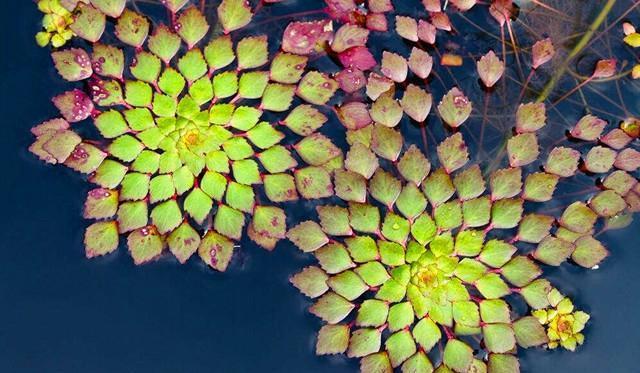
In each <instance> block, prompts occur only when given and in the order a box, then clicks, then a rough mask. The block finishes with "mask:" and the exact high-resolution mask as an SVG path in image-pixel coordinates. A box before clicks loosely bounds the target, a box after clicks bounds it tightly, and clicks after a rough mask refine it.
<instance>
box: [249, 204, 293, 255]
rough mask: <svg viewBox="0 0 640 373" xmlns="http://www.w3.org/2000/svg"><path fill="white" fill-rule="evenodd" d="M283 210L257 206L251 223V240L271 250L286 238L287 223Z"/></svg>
mask: <svg viewBox="0 0 640 373" xmlns="http://www.w3.org/2000/svg"><path fill="white" fill-rule="evenodd" d="M286 220H287V219H286V215H285V213H284V210H282V209H280V208H277V207H271V206H257V207H256V209H255V211H254V214H253V220H252V221H251V225H250V231H251V232H252V233H251V239H252V240H253V241H254V242H256V243H257V244H258V245H260V246H262V247H263V248H265V249H267V250H273V249H274V248H275V246H276V244H277V243H278V241H280V240H282V239H284V238H285V237H286V232H287V221H286Z"/></svg>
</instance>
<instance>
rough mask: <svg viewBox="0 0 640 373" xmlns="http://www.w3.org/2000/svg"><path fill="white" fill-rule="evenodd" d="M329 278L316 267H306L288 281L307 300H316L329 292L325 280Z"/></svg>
mask: <svg viewBox="0 0 640 373" xmlns="http://www.w3.org/2000/svg"><path fill="white" fill-rule="evenodd" d="M328 279H329V276H327V274H326V273H325V272H324V271H323V270H321V269H320V268H318V267H312V266H311V267H306V268H305V269H303V270H302V272H299V273H297V274H295V275H294V276H292V277H291V278H290V279H289V281H290V282H291V283H292V284H293V286H295V287H296V288H297V289H298V290H300V292H301V293H302V294H304V295H306V296H307V297H309V298H317V297H319V296H321V295H322V294H324V293H326V292H327V291H328V290H329V286H327V280H328Z"/></svg>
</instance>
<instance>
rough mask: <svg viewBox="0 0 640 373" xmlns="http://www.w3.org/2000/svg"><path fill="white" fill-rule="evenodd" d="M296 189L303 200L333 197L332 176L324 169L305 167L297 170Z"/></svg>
mask: <svg viewBox="0 0 640 373" xmlns="http://www.w3.org/2000/svg"><path fill="white" fill-rule="evenodd" d="M294 176H295V179H296V187H297V188H298V192H300V195H301V196H302V197H303V198H306V199H319V198H325V197H331V196H332V195H333V185H332V183H331V176H330V175H329V173H328V172H327V171H326V170H325V169H324V168H322V167H313V166H312V167H305V168H302V169H298V170H296V172H295V174H294Z"/></svg>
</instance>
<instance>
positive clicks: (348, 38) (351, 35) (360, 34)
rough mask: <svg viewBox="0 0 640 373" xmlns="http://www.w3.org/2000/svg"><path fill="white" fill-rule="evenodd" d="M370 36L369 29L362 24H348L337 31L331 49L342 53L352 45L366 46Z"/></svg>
mask: <svg viewBox="0 0 640 373" xmlns="http://www.w3.org/2000/svg"><path fill="white" fill-rule="evenodd" d="M368 38H369V30H367V29H364V28H362V27H360V26H356V25H351V24H346V25H343V26H342V27H340V28H339V29H338V31H336V34H335V36H334V38H333V42H332V43H331V49H333V51H334V52H337V53H341V52H344V51H346V50H347V49H349V48H352V47H361V46H366V45H367V39H368Z"/></svg>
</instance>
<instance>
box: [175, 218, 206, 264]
mask: <svg viewBox="0 0 640 373" xmlns="http://www.w3.org/2000/svg"><path fill="white" fill-rule="evenodd" d="M200 241H201V240H200V235H199V234H198V232H196V230H195V229H193V227H191V226H190V225H189V223H187V222H183V223H182V224H180V226H179V227H178V228H176V229H175V230H174V231H173V232H171V234H170V235H169V237H167V243H168V244H169V250H171V253H172V254H173V255H174V256H175V257H176V258H177V259H178V261H179V262H180V263H182V264H184V263H186V262H187V260H189V258H190V257H191V256H192V255H193V254H194V253H195V252H196V251H197V250H198V246H199V245H200Z"/></svg>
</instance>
